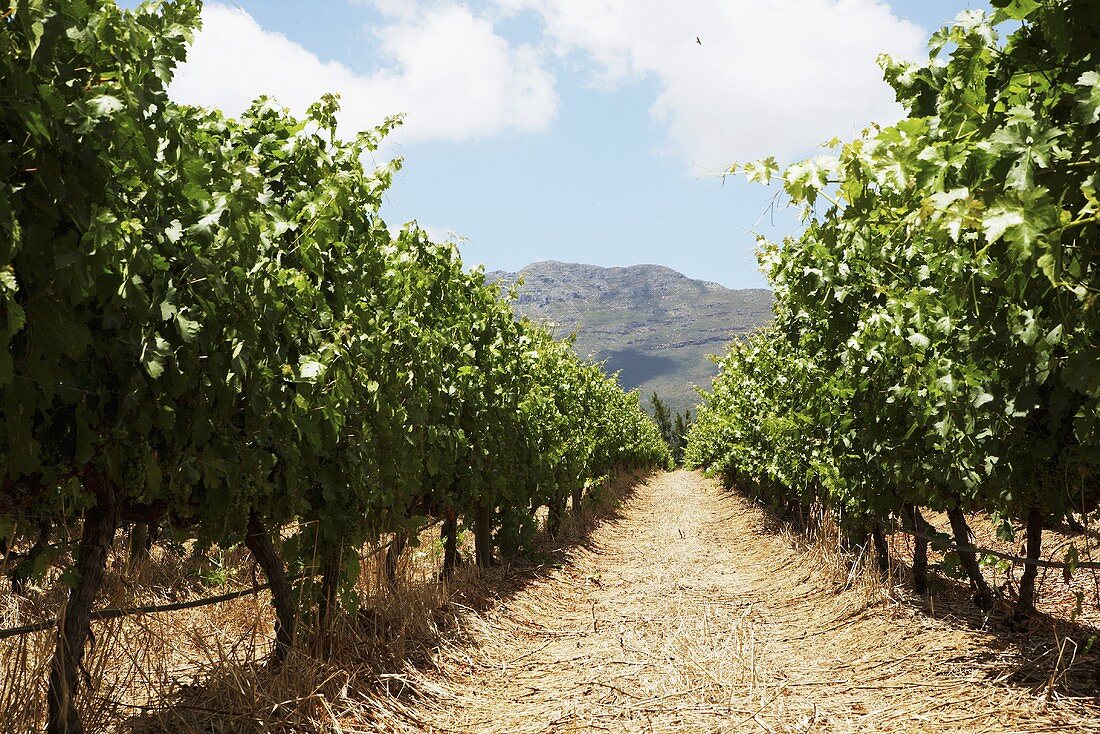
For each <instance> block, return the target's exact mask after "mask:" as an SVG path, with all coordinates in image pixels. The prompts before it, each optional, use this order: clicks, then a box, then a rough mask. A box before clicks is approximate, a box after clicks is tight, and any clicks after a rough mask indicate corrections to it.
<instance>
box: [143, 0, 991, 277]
mask: <svg viewBox="0 0 1100 734" xmlns="http://www.w3.org/2000/svg"><path fill="white" fill-rule="evenodd" d="M127 4H132V3H127ZM307 7H308V9H305V8H307ZM968 7H977V8H982V7H985V3H983V2H973V1H972V2H967V0H953V1H947V0H905V1H902V0H895V2H892V3H886V2H882V1H880V0H691V2H684V3H669V2H667V1H666V0H315V1H314V2H311V3H308V5H307V4H305V3H302V2H300V0H234V1H230V2H208V3H207V7H206V9H205V10H204V23H205V29H204V31H203V32H202V33H201V34H200V36H199V38H198V40H197V42H196V45H195V48H194V49H193V52H192V55H191V58H190V60H189V62H188V65H186V66H185V67H184V68H183V69H182V70H181V72H180V75H179V78H178V80H177V82H176V84H175V85H174V87H173V89H172V93H173V95H174V96H176V97H177V98H178V99H180V100H181V101H187V102H194V103H202V104H209V105H215V106H219V107H223V108H224V109H225V110H226V111H227V112H229V113H231V114H232V113H236V112H239V111H240V110H241V109H242V108H243V107H244V106H245V105H246V104H247V101H248V100H250V99H251V98H253V97H255V96H257V95H259V94H263V93H267V94H272V95H274V96H276V97H277V98H278V99H279V100H280V102H282V103H283V104H285V105H287V106H289V107H290V108H291V109H292V110H294V111H296V112H301V111H302V110H303V109H304V107H305V105H306V104H308V102H309V101H311V100H312V99H315V98H316V97H317V96H319V95H320V94H322V93H324V92H326V91H337V92H339V93H341V95H342V99H343V102H344V105H345V114H344V117H343V120H342V123H343V124H345V125H346V126H347V127H348V128H349V129H350V128H359V127H364V126H369V125H372V124H375V123H377V122H378V121H380V120H381V118H382V117H383V116H384V115H386V114H393V113H398V112H404V113H407V122H406V125H405V126H404V127H403V128H402V130H400V131H399V132H398V133H397V134H396V135H395V136H394V140H393V141H392V142H391V144H390V145H389V146H388V147H387V148H386V149H385V150H384V151H382V152H380V155H381V156H383V157H384V156H388V155H400V156H402V157H403V158H404V169H403V171H402V173H401V174H400V175H399V177H398V179H397V181H396V183H395V185H394V187H393V189H392V190H391V191H390V192H389V194H388V195H387V198H386V205H385V210H384V216H385V217H386V219H387V221H388V222H390V224H391V225H394V224H397V223H399V222H402V221H405V220H409V219H416V220H417V221H418V222H419V223H420V224H421V225H422V226H424V227H425V228H427V229H428V230H429V231H431V232H432V233H433V234H434V235H436V236H439V237H444V236H448V233H450V232H453V233H454V234H455V235H456V236H459V237H461V238H463V241H462V244H461V248H462V252H463V256H464V258H465V259H466V260H467V262H469V263H471V264H472V263H477V262H482V263H485V264H486V266H487V267H488V268H489V269H508V270H516V269H519V268H520V267H522V266H523V265H526V264H528V263H530V262H532V261H535V260H546V259H555V260H565V261H576V262H588V263H594V264H597V265H604V266H616V265H631V264H636V263H659V264H662V265H667V266H669V267H672V268H675V269H676V270H679V271H681V272H683V273H686V274H687V275H689V276H691V277H695V278H703V279H706V280H713V281H717V282H719V283H722V284H724V285H727V286H730V287H737V288H740V287H761V286H763V285H764V279H763V277H762V276H761V275H760V274H759V272H758V270H757V268H756V262H755V259H754V258H753V255H752V250H753V245H754V239H755V238H754V232H759V233H761V234H763V235H765V236H768V237H770V238H781V237H782V236H784V235H786V234H790V233H792V232H794V231H796V229H797V221H796V220H795V219H794V217H793V216H792V214H791V212H790V211H784V210H782V209H779V210H774V209H772V208H771V207H770V202H771V201H772V198H773V195H774V194H775V191H774V189H768V188H762V187H759V186H750V185H748V184H746V183H744V181H743V180H742V179H741V178H739V177H736V178H729V179H725V180H723V179H722V178H721V177H720V176H718V175H717V174H718V173H719V171H720V170H721V168H722V166H724V165H727V164H729V163H732V162H734V161H737V160H749V159H752V158H756V157H760V156H763V155H766V154H769V153H774V154H776V155H778V156H779V157H780V158H781V159H784V160H787V161H791V160H794V159H797V158H800V157H804V156H806V155H812V154H814V152H815V146H816V145H818V144H819V143H821V142H823V141H825V140H827V139H829V138H831V137H833V136H834V135H839V136H841V137H842V138H843V137H851V136H853V135H854V134H856V133H857V132H858V131H859V130H860V129H861V128H862V127H863V126H864V125H865V124H866V123H868V122H870V121H880V122H887V123H888V122H892V121H894V120H895V119H896V117H897V115H898V114H899V112H898V109H897V107H896V105H894V103H893V101H892V94H891V93H890V92H889V90H888V88H887V87H886V85H885V83H883V82H881V80H880V79H881V77H880V74H879V72H878V70H877V67H875V65H874V58H875V55H876V54H877V53H878V52H880V51H882V52H890V53H892V54H895V55H898V56H902V57H909V58H919V57H920V56H922V55H923V53H924V42H925V39H926V38H927V36H928V35H929V34H930V33H931V32H932V31H933V30H934V29H935V28H938V27H939V26H940V25H942V24H943V23H944V22H945V21H946V20H948V19H950V18H952V17H954V16H955V15H956V14H957V13H958V12H959V11H960V10H963V9H966V8H968Z"/></svg>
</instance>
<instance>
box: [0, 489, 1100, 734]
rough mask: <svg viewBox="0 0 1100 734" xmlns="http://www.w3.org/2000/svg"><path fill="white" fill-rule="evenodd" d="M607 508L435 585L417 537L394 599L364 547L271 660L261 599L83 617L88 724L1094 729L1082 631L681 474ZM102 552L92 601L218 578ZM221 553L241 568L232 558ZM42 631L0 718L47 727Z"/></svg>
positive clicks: (20, 663) (2, 682)
mask: <svg viewBox="0 0 1100 734" xmlns="http://www.w3.org/2000/svg"><path fill="white" fill-rule="evenodd" d="M610 499H611V501H610V502H609V503H607V504H605V505H604V506H603V507H602V508H599V509H597V510H595V511H593V510H592V508H587V507H586V509H585V511H584V512H582V513H581V514H580V516H579V517H577V518H572V517H570V518H569V519H567V521H566V525H565V527H564V528H563V533H562V534H561V536H559V539H558V540H551V539H549V538H546V537H541V538H540V539H539V546H538V549H537V552H536V555H535V560H534V561H529V562H523V563H514V564H509V565H505V566H503V567H499V568H494V569H491V570H489V571H487V572H485V573H484V574H481V575H480V576H479V575H477V574H475V573H473V572H472V571H471V570H469V569H464V570H462V571H460V573H459V577H458V578H456V579H455V580H454V582H453V583H451V584H447V585H442V584H440V583H438V582H437V580H436V576H435V574H436V570H437V569H438V563H439V558H438V554H439V546H438V542H437V541H436V540H435V537H434V535H433V537H425V538H424V539H423V540H424V542H423V543H422V544H421V545H420V546H419V547H417V548H413V549H411V550H410V551H409V552H408V553H406V555H405V557H404V559H403V563H402V567H401V576H402V581H401V583H400V584H399V587H398V589H397V591H391V590H390V589H388V588H387V587H386V586H385V585H384V584H383V583H382V582H381V580H380V577H379V573H380V569H379V568H378V565H379V564H378V561H379V560H380V559H379V558H374V559H371V560H370V561H368V562H366V563H365V565H364V568H363V574H362V581H361V586H360V591H361V593H362V594H363V595H364V597H365V598H366V604H365V605H364V608H363V611H362V612H361V613H360V614H359V615H358V616H357V617H356V618H355V619H353V620H350V621H349V623H348V624H346V625H344V626H343V627H341V628H339V629H338V630H336V632H335V635H334V637H333V639H332V640H331V641H330V642H331V646H330V651H329V653H328V654H326V655H320V654H316V653H315V652H311V645H310V644H302V645H300V646H299V647H298V649H297V650H296V651H295V652H294V653H293V654H292V657H291V659H290V661H289V663H288V665H287V666H286V668H285V669H283V670H281V671H278V672H273V671H270V670H268V669H267V668H266V667H265V666H264V659H265V658H266V655H267V653H268V651H269V649H270V645H271V637H272V635H271V625H272V619H271V610H270V607H269V605H268V601H267V597H266V596H265V595H260V596H258V597H251V598H245V599H240V600H236V601H234V602H230V603H227V604H223V605H219V606H216V607H208V608H204V609H197V610H188V611H184V612H177V613H172V614H164V615H153V616H147V617H137V618H129V619H126V620H116V621H112V622H109V623H97V624H95V625H94V628H95V631H96V635H97V640H96V644H95V645H94V647H93V648H92V650H91V653H90V655H89V658H88V664H89V673H90V675H91V677H92V678H93V679H94V680H98V681H100V683H99V685H98V687H97V688H96V689H95V691H94V692H87V693H86V695H85V697H84V700H83V701H82V703H81V709H82V711H83V712H84V715H85V716H86V720H87V723H88V730H89V731H97V732H98V731H123V732H196V733H197V732H203V733H211V734H213V733H215V732H348V733H350V732H362V731H386V732H413V731H438V732H478V733H479V734H480V733H481V732H580V731H586V732H587V731H654V732H661V731H665V732H689V733H690V732H717V731H742V730H756V731H765V732H787V731H801V732H806V731H870V730H874V731H888V730H899V731H927V732H933V731H935V732H941V731H1014V732H1017V731H1018V732H1030V731H1035V732H1038V731H1051V730H1073V731H1098V732H1100V723H1097V722H1100V717H1098V716H1097V714H1100V707H1098V703H1097V700H1096V699H1095V698H1094V695H1095V690H1096V685H1095V680H1094V679H1093V678H1091V677H1090V676H1094V675H1095V671H1096V670H1098V669H1100V668H1098V667H1097V659H1096V656H1095V655H1092V654H1090V655H1082V654H1080V652H1076V653H1075V652H1074V651H1073V649H1072V645H1071V644H1070V643H1067V642H1066V640H1067V639H1070V638H1072V635H1068V633H1067V632H1066V630H1067V629H1070V630H1072V631H1074V632H1075V633H1081V632H1082V630H1085V629H1087V627H1081V626H1078V627H1077V628H1067V627H1065V626H1060V627H1059V626H1058V625H1055V626H1054V627H1053V628H1052V629H1058V630H1060V631H1059V632H1058V634H1059V638H1058V639H1059V640H1060V642H1059V643H1057V645H1055V646H1053V647H1052V644H1053V643H1052V640H1053V637H1052V634H1051V632H1049V631H1047V630H1045V628H1041V625H1042V624H1044V623H1045V622H1043V621H1040V622H1037V624H1039V625H1040V627H1037V628H1036V629H1034V630H1031V631H1030V633H1022V632H1013V631H1012V630H1009V629H1007V628H1004V627H1003V626H998V625H997V624H996V623H993V622H991V621H990V620H989V619H985V618H983V617H982V616H981V615H978V614H975V613H973V612H972V611H971V607H970V605H969V599H968V598H967V597H968V594H967V591H966V589H965V588H963V587H962V586H961V585H959V584H955V583H954V582H947V581H941V582H939V587H940V588H938V589H937V590H936V594H935V595H934V596H933V597H929V598H924V599H921V598H917V597H914V596H913V595H912V594H910V593H909V592H907V591H905V588H904V585H897V584H894V583H893V582H892V581H891V582H889V583H886V584H884V583H882V582H881V581H880V580H878V579H877V578H876V577H875V574H874V573H873V572H872V571H871V569H870V565H869V564H868V563H863V562H860V563H852V559H851V557H849V556H845V555H843V554H840V553H839V552H838V551H837V550H836V546H837V544H836V542H835V533H836V530H835V528H833V527H832V526H830V525H829V524H828V522H827V521H826V522H825V523H824V524H823V525H821V527H820V528H819V531H818V535H817V537H816V538H809V539H807V537H806V536H803V535H799V534H793V533H791V532H790V531H789V530H788V529H787V528H786V527H785V526H783V525H782V524H781V523H778V522H777V521H776V520H775V519H774V518H772V517H770V516H769V515H768V514H767V513H766V512H764V511H763V510H761V509H760V508H758V507H756V506H754V505H752V504H751V503H750V502H748V501H747V500H745V499H744V498H742V497H739V496H737V495H735V494H731V493H726V492H723V491H722V490H720V489H719V488H718V487H717V485H716V484H714V483H713V482H710V481H708V480H704V479H702V478H701V477H699V476H698V475H696V474H690V473H686V472H677V473H673V474H665V475H661V476H659V477H656V478H653V479H651V480H650V481H648V482H646V483H644V484H642V485H640V486H638V487H637V488H636V489H631V487H630V482H629V481H626V482H624V483H623V485H622V486H620V487H617V488H616V490H615V491H614V492H612V493H611V495H610ZM467 540H468V539H467ZM467 551H468V549H467ZM864 560H866V559H864ZM115 563H116V569H115V571H114V572H112V574H111V582H110V584H109V588H108V589H107V590H106V592H105V596H104V598H103V599H102V600H101V601H102V603H103V604H104V605H105V604H111V605H115V604H129V603H133V602H141V603H147V602H150V601H163V600H166V599H169V598H172V599H175V598H180V597H187V596H203V595H206V594H208V593H211V590H210V589H207V588H205V587H204V586H203V585H202V584H199V583H198V582H196V581H195V579H194V578H193V577H192V574H191V572H192V571H193V570H194V569H193V567H190V566H188V564H181V562H180V560H179V559H178V558H176V557H174V556H168V555H164V554H161V553H158V554H157V555H155V556H154V558H153V560H152V562H151V563H150V565H149V566H148V567H147V568H146V569H145V578H144V579H142V582H141V583H140V584H138V583H128V582H126V581H125V580H124V578H123V574H122V573H121V572H120V570H119V569H120V568H121V566H120V564H121V558H118V559H115ZM225 564H226V567H227V568H231V569H234V570H235V574H236V576H237V578H236V579H235V580H234V582H235V584H237V585H245V584H247V583H248V582H249V575H250V570H249V567H248V564H247V563H246V559H245V557H243V556H230V557H228V558H227V559H226V560H225ZM894 570H895V573H896V574H897V575H898V578H902V576H903V575H904V574H905V572H906V569H904V568H903V567H901V566H898V567H895V569H894ZM213 591H218V590H213ZM56 595H57V592H45V591H41V590H39V591H35V592H34V593H32V594H31V595H30V598H29V599H26V600H17V599H14V598H10V597H6V598H2V599H0V615H2V617H0V623H3V624H4V625H5V626H7V625H9V624H18V623H22V622H26V621H32V620H35V619H38V618H41V617H42V616H46V615H47V614H48V610H50V609H52V608H55V607H54V606H52V605H54V604H56V603H57V601H58V597H57V596H56ZM1045 619H1046V618H1045V617H1041V618H1040V620H1045ZM51 639H52V638H51V635H50V634H49V633H44V634H37V635H30V636H26V637H24V638H20V639H13V640H7V641H0V676H2V679H0V731H4V732H9V731H10V732H24V731H27V732H29V731H35V730H38V729H40V727H41V722H42V720H43V713H44V712H43V708H44V681H45V665H46V661H47V659H48V653H49V652H50V651H51V650H50V643H51ZM307 643H308V641H307ZM1059 656H1060V657H1059ZM1090 666H1091V667H1090ZM1090 681H1091V682H1090ZM1090 686H1091V687H1090Z"/></svg>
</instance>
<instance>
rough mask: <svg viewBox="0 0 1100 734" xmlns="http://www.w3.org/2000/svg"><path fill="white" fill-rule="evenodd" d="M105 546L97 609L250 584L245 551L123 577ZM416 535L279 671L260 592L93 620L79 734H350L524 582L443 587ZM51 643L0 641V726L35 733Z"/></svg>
mask: <svg viewBox="0 0 1100 734" xmlns="http://www.w3.org/2000/svg"><path fill="white" fill-rule="evenodd" d="M631 479H633V478H631ZM590 514H591V513H585V514H584V517H589V516H590ZM584 522H585V520H584V519H583V518H582V519H574V518H572V517H570V518H569V519H567V520H566V525H565V530H566V532H567V533H570V534H572V535H574V536H577V535H578V534H579V533H580V532H582V530H583V528H582V527H581V526H583V524H584ZM117 540H118V542H116V544H115V548H116V550H115V552H114V554H113V555H112V557H111V559H110V561H109V563H110V568H109V572H108V576H107V580H106V582H105V588H104V589H103V592H102V593H101V595H100V598H99V600H98V602H97V604H96V607H97V608H102V607H120V606H134V605H141V604H160V603H165V602H176V601H181V600H187V599H192V598H202V597H206V596H211V595H214V594H218V593H221V592H223V591H225V590H226V588H227V586H229V587H232V588H241V587H245V586H248V585H249V584H250V583H252V582H253V580H254V576H253V574H254V573H255V571H254V569H253V568H252V564H251V563H250V560H249V558H248V555H247V553H246V552H245V551H243V550H237V549H235V550H233V551H230V552H227V553H222V552H220V551H217V550H216V549H215V550H214V551H213V552H212V555H211V560H210V561H206V562H203V561H196V560H195V559H193V558H186V557H181V556H180V555H179V554H178V553H172V552H168V551H165V550H164V549H161V548H154V550H153V554H152V557H151V558H150V559H149V561H148V562H147V563H146V564H145V565H144V566H143V567H142V569H141V570H140V572H139V574H138V575H137V576H134V575H131V574H129V573H128V571H127V568H126V553H125V545H126V544H125V542H124V539H123V538H122V537H120V538H118V539H117ZM383 540H388V539H383ZM420 540H421V542H420V544H419V545H418V546H417V547H412V548H410V549H408V550H407V551H406V553H405V554H404V555H403V556H402V559H401V563H400V565H399V583H398V585H397V588H396V589H391V588H390V587H389V585H388V584H387V583H385V581H384V579H383V577H382V567H381V566H382V558H383V556H382V555H381V554H378V553H373V554H372V553H370V550H371V549H366V550H367V553H365V554H364V555H367V556H369V558H368V560H366V561H364V563H363V567H362V569H361V574H360V582H359V585H358V590H359V593H360V595H361V597H362V598H363V600H364V604H363V606H362V609H361V610H360V612H359V613H358V615H357V616H356V617H355V618H353V619H348V620H344V621H343V622H342V623H341V624H340V625H338V627H337V629H335V630H334V632H333V635H332V636H331V637H330V638H329V639H328V640H326V641H325V642H326V650H325V654H324V655H321V654H318V644H317V643H319V641H317V640H308V639H302V640H300V642H301V643H302V644H300V645H299V646H298V648H297V649H295V650H294V651H293V652H292V653H291V658H290V660H289V661H288V664H287V665H286V666H285V668H283V669H281V670H279V671H272V670H269V669H268V668H267V667H266V664H265V663H266V659H267V656H268V653H269V652H270V650H271V645H272V639H273V623H274V615H273V612H272V609H271V606H270V603H269V597H268V596H267V594H266V593H261V594H259V595H256V596H250V597H244V598H241V599H237V600H234V601H231V602H227V603H224V604H218V605H215V606H208V607H203V608H198V609H192V610H183V611H177V612H171V613H166V614H157V615H146V616H134V617H127V618H125V619H116V620H111V621H104V622H93V634H94V640H93V641H92V643H91V646H90V648H89V652H88V656H87V658H86V660H85V666H86V670H87V673H88V677H87V680H91V681H93V682H94V683H95V685H94V686H92V687H89V686H86V685H85V686H82V689H81V700H80V702H79V708H80V711H81V713H82V716H83V717H84V721H85V724H86V728H87V730H88V731H95V732H100V731H104V732H106V731H120V732H126V731H130V732H196V733H197V732H252V731H254V732H318V731H341V730H345V731H354V730H355V729H354V727H353V728H351V729H341V725H340V724H339V723H337V722H341V721H344V722H346V721H366V720H368V719H370V718H373V716H374V713H373V711H372V709H371V704H370V703H369V701H370V700H372V699H373V696H376V695H377V694H379V692H381V693H383V694H385V695H389V694H390V693H397V692H399V690H400V688H401V685H402V683H401V676H400V675H396V676H395V675H394V674H393V671H400V670H402V669H403V668H404V667H405V666H406V665H408V664H413V663H417V662H424V661H427V660H429V659H430V657H431V655H432V654H433V651H434V650H435V649H436V648H437V647H438V645H439V642H440V640H444V639H447V640H452V641H456V640H459V639H461V638H462V637H463V635H465V634H466V633H467V631H466V629H465V628H464V626H463V625H462V624H461V623H460V618H461V616H462V614H463V613H465V612H466V610H467V609H469V608H477V607H479V606H481V607H483V606H485V605H491V604H496V603H499V600H500V598H501V593H502V591H503V588H504V586H507V585H512V586H515V585H518V584H521V583H523V578H524V575H523V572H522V571H521V569H517V568H511V569H501V570H494V571H491V572H490V574H489V575H490V576H491V577H492V578H494V579H497V580H498V581H500V580H502V579H508V581H507V584H504V585H503V586H502V585H501V584H499V583H498V584H496V586H494V585H493V584H492V583H486V580H485V579H482V578H481V577H480V576H479V574H478V573H477V572H476V570H474V569H471V568H469V567H465V566H463V567H460V568H459V569H458V571H457V572H456V574H455V576H454V577H453V578H452V579H451V580H450V581H449V582H448V583H446V584H443V583H440V582H439V581H438V578H437V574H438V569H439V567H440V562H441V554H442V548H441V546H440V543H439V541H438V529H432V530H429V531H426V532H425V534H424V535H423V536H422V537H421V539H420ZM461 540H462V541H463V544H464V546H465V547H464V549H463V550H464V556H465V557H472V538H471V537H469V536H468V535H467V536H465V537H463V538H462V539H461ZM544 544H545V542H544ZM219 571H220V572H224V573H225V574H226V576H227V578H226V579H225V583H223V584H221V585H216V586H211V585H210V583H209V581H210V576H211V575H212V572H219ZM200 575H205V576H206V577H207V583H204V582H202V581H200V579H199V576H200ZM57 581H58V579H57V577H56V576H51V577H49V578H47V579H45V580H44V581H43V582H42V583H41V584H39V585H37V586H32V587H31V588H30V590H29V593H28V594H26V595H25V596H16V595H13V594H2V595H0V627H3V628H7V627H14V626H18V625H21V624H27V623H31V622H37V621H39V620H41V619H48V618H50V617H52V616H54V615H56V613H57V610H58V609H59V608H60V607H61V605H62V604H63V601H64V589H63V587H62V586H61V585H60V584H58V583H57ZM53 644H54V634H53V633H52V632H42V633H36V634H30V635H24V636H22V637H16V638H11V639H8V640H2V641H0V731H2V732H5V733H11V734H17V733H22V732H35V731H41V729H42V728H43V726H44V723H45V715H46V697H45V689H46V678H47V675H48V666H49V660H50V656H51V655H52V652H53Z"/></svg>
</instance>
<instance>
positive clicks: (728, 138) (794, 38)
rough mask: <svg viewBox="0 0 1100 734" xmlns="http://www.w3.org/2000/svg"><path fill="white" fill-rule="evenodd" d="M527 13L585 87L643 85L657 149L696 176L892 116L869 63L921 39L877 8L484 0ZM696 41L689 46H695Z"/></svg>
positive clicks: (863, 3)
mask: <svg viewBox="0 0 1100 734" xmlns="http://www.w3.org/2000/svg"><path fill="white" fill-rule="evenodd" d="M496 2H497V3H498V4H499V6H500V7H501V8H502V9H504V10H505V11H506V12H517V11H525V10H526V11H535V12H536V13H538V14H539V15H540V16H541V17H542V19H543V21H544V24H545V31H546V34H547V36H548V38H549V41H550V43H551V44H552V46H553V47H554V48H555V49H556V50H557V52H558V53H560V54H562V55H565V56H569V57H572V58H575V59H581V60H583V61H584V62H586V63H587V64H589V65H590V69H589V70H588V72H587V73H588V75H589V77H590V80H591V81H592V83H594V84H596V85H597V86H601V87H612V86H616V85H618V84H621V83H623V82H624V81H628V80H632V79H653V80H655V81H656V83H657V87H658V94H657V97H656V99H655V101H654V103H653V106H652V108H651V112H652V114H653V115H654V116H655V118H656V119H658V120H659V121H661V122H662V123H663V124H665V125H667V129H668V136H669V147H670V149H671V150H672V151H674V152H676V153H677V154H680V155H683V156H685V157H687V158H688V159H690V160H691V161H692V162H693V163H694V164H695V165H697V166H702V167H704V168H717V167H722V166H725V165H728V164H729V163H731V162H733V161H744V160H748V159H753V158H757V157H761V156H764V155H769V154H775V155H777V156H780V157H783V158H790V157H792V156H795V155H799V154H802V153H805V152H807V151H808V150H809V149H811V148H812V147H814V146H816V145H818V144H820V143H821V142H824V141H825V140H826V139H829V138H831V137H833V136H834V135H839V136H841V137H851V136H853V135H854V134H856V133H857V132H858V131H859V130H860V129H861V128H862V127H863V126H865V125H866V123H868V122H871V121H877V122H887V123H888V122H893V121H895V120H896V119H898V117H899V116H900V108H899V107H898V106H897V105H896V103H895V102H894V95H893V92H892V90H890V88H889V87H888V86H887V85H886V84H885V83H884V82H883V81H882V73H881V71H880V70H879V68H878V67H877V65H876V63H875V59H876V57H877V55H878V54H879V53H881V52H887V53H891V54H893V55H896V56H899V57H903V58H918V57H920V55H921V54H922V52H923V49H924V38H925V33H924V31H923V30H922V29H921V28H919V27H917V26H915V25H913V24H912V23H909V22H907V21H904V20H902V19H900V18H898V17H897V16H895V15H894V14H893V12H892V11H891V9H890V7H889V6H888V5H886V4H885V3H884V2H881V1H880V0H693V1H692V2H675V3H673V2H668V0H496ZM697 38H698V40H699V41H701V44H702V45H700V44H699V43H697V41H696V39H697Z"/></svg>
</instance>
